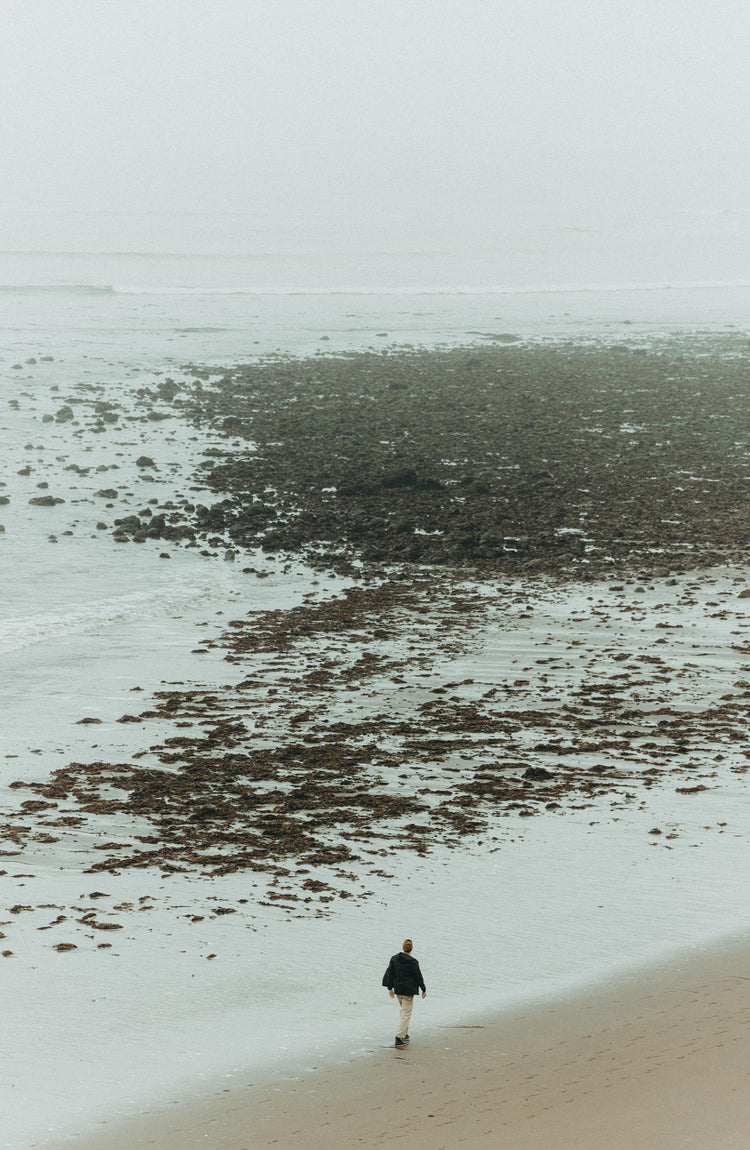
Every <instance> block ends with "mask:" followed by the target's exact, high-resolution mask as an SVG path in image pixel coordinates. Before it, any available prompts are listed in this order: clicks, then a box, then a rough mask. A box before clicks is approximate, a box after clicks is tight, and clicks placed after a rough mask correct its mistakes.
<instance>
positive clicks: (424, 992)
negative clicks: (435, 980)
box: [422, 990, 427, 998]
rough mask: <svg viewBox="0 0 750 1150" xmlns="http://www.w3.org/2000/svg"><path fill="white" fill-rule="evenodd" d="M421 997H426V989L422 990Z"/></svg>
mask: <svg viewBox="0 0 750 1150" xmlns="http://www.w3.org/2000/svg"><path fill="white" fill-rule="evenodd" d="M422 998H427V991H426V990H423V991H422Z"/></svg>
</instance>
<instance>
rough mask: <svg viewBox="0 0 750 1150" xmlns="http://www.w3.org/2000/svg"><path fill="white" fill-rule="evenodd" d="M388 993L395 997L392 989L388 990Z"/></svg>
mask: <svg viewBox="0 0 750 1150" xmlns="http://www.w3.org/2000/svg"><path fill="white" fill-rule="evenodd" d="M388 993H389V994H390V996H391V998H395V997H396V995H395V994H394V993H393V991H392V990H389V991H388Z"/></svg>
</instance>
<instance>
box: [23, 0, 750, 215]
mask: <svg viewBox="0 0 750 1150" xmlns="http://www.w3.org/2000/svg"><path fill="white" fill-rule="evenodd" d="M748 61H750V2H748V0H736V2H735V0H695V2H691V0H648V2H646V0H644V2H641V0H626V2H620V0H591V2H588V0H0V98H1V100H2V105H1V107H0V155H1V156H2V166H1V170H2V177H1V184H0V203H2V205H3V206H11V207H28V206H40V207H44V208H71V207H72V208H86V209H88V208H98V209H120V208H133V209H137V210H142V209H155V210H169V209H173V208H177V209H180V210H204V209H210V210H214V209H218V210H226V211H239V210H242V211H244V210H249V211H259V212H277V211H279V210H282V211H289V212H299V211H303V212H312V213H318V212H323V213H330V212H335V213H340V215H341V216H342V218H343V219H345V220H347V219H350V220H351V221H353V222H356V221H357V220H360V219H366V218H367V217H368V216H371V215H380V216H388V215H398V214H402V215H404V216H406V217H407V218H417V217H420V216H423V217H424V218H425V219H427V220H429V221H432V222H438V221H440V220H441V219H447V218H450V217H451V216H455V215H456V214H457V213H470V214H472V215H473V216H474V217H475V218H477V219H479V220H481V219H482V218H485V217H487V218H489V217H490V216H491V215H493V214H497V213H501V214H502V213H507V214H509V215H512V214H515V213H519V212H531V213H534V214H536V215H539V216H540V217H545V216H549V218H550V219H556V220H558V219H562V220H565V221H566V222H568V223H570V224H571V226H575V225H580V226H586V224H587V223H589V222H592V221H593V220H595V219H596V218H597V217H599V216H600V215H601V214H602V213H603V214H605V215H607V214H612V215H615V216H617V215H620V214H623V215H629V214H630V215H632V214H636V215H639V214H646V215H648V214H650V213H655V214H658V213H661V212H672V211H685V210H688V211H713V210H720V209H731V210H741V211H742V210H747V209H748V208H750V194H749V193H750V147H749V146H748V124H750V66H749V64H748Z"/></svg>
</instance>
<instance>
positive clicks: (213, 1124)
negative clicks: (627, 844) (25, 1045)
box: [66, 939, 750, 1150]
mask: <svg viewBox="0 0 750 1150" xmlns="http://www.w3.org/2000/svg"><path fill="white" fill-rule="evenodd" d="M749 959H750V950H749V949H748V940H747V939H741V940H737V939H732V940H729V941H727V942H726V943H725V944H724V945H721V946H717V947H715V948H712V949H711V950H708V951H701V952H697V953H693V954H688V955H685V956H682V957H680V958H677V959H675V960H673V961H671V962H670V963H668V964H663V965H659V966H652V967H648V968H645V969H643V970H641V971H638V972H634V973H633V974H631V975H630V976H628V977H626V978H622V979H619V980H616V981H613V982H608V983H604V984H601V985H598V986H595V987H591V988H589V989H587V990H586V991H585V992H582V993H580V994H578V995H574V996H565V997H563V998H559V999H554V998H549V999H546V1000H543V1001H541V1002H540V1003H538V1004H537V1005H536V1006H534V1007H533V1008H529V1009H526V1010H523V1011H521V1012H517V1013H511V1014H507V1015H503V1016H498V1017H494V1018H488V1019H486V1020H485V1021H484V1022H481V1023H480V1022H472V1023H469V1024H466V1025H456V1026H450V1027H444V1028H442V1029H440V1030H439V1031H438V1032H437V1033H436V1034H435V1033H433V1034H432V1035H430V1036H429V1037H424V1036H423V1035H420V1025H421V1024H422V1020H421V1018H420V1017H419V1014H420V1013H421V1012H420V1011H419V1009H417V1012H416V1013H417V1017H416V1025H414V1026H413V1028H412V1029H413V1040H412V1043H411V1045H410V1046H409V1047H408V1048H407V1049H405V1050H401V1049H399V1050H396V1049H395V1048H394V1049H390V1048H385V1047H384V1048H382V1049H377V1050H373V1051H372V1052H371V1053H370V1054H368V1055H367V1056H365V1057H362V1058H358V1059H356V1060H354V1061H352V1062H351V1063H350V1064H349V1065H348V1066H346V1067H345V1068H341V1069H336V1070H326V1069H319V1070H315V1071H310V1072H308V1073H307V1074H305V1075H302V1076H300V1077H298V1078H293V1079H291V1080H286V1081H281V1082H276V1083H272V1084H270V1085H269V1084H268V1083H266V1084H264V1085H263V1086H260V1087H254V1088H251V1089H247V1090H232V1091H226V1092H221V1093H218V1094H217V1095H216V1097H215V1098H213V1099H211V1100H207V1101H206V1102H204V1103H203V1104H201V1105H196V1106H192V1107H180V1108H179V1109H178V1110H172V1111H165V1112H163V1113H151V1114H149V1115H135V1116H133V1118H132V1120H130V1121H129V1122H127V1123H124V1124H122V1125H121V1126H118V1127H117V1128H116V1129H110V1130H105V1129H102V1131H101V1133H100V1134H99V1135H98V1136H96V1137H94V1138H88V1139H80V1140H75V1139H74V1140H73V1141H72V1143H66V1145H70V1144H72V1145H74V1146H75V1147H76V1148H77V1150H133V1148H135V1147H142V1146H158V1147H159V1148H160V1150H193V1148H194V1147H199V1146H206V1145H210V1146H211V1147H212V1148H216V1150H256V1148H257V1150H260V1148H261V1147H264V1148H265V1147H271V1146H277V1147H300V1148H304V1150H324V1148H329V1147H343V1146H362V1147H376V1146H395V1145H402V1144H404V1143H405V1142H406V1140H408V1144H409V1145H410V1146H414V1147H417V1148H419V1150H449V1148H450V1147H453V1146H462V1147H465V1148H466V1150H484V1148H488V1150H489V1148H490V1147H498V1146H507V1147H509V1148H513V1150H522V1148H523V1150H549V1148H550V1147H553V1146H554V1147H556V1148H558V1150H568V1148H570V1150H573V1147H576V1148H581V1150H601V1148H602V1147H607V1150H629V1148H631V1147H633V1146H649V1145H658V1146H662V1147H665V1150H687V1148H695V1150H699V1148H700V1150H706V1148H707V1147H711V1148H712V1150H718V1148H721V1150H731V1148H734V1147H738V1148H739V1147H744V1146H746V1145H747V1120H748V1098H747V1078H748V1069H747V1067H748V1058H749V1056H750V1029H749V1024H750V961H749ZM420 1005H421V1004H420Z"/></svg>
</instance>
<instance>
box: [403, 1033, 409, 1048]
mask: <svg viewBox="0 0 750 1150" xmlns="http://www.w3.org/2000/svg"><path fill="white" fill-rule="evenodd" d="M408 1041H409V1035H408V1034H407V1035H406V1037H405V1038H404V1039H403V1042H404V1045H406V1043H407V1042H408Z"/></svg>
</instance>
